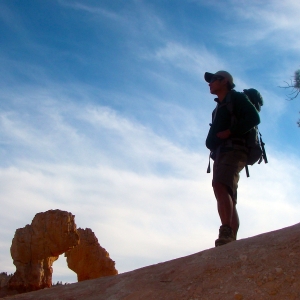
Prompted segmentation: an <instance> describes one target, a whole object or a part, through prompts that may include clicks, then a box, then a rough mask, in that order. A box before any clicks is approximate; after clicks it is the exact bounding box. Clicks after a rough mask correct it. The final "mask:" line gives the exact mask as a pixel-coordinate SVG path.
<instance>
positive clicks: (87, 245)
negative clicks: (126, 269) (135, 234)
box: [65, 228, 118, 281]
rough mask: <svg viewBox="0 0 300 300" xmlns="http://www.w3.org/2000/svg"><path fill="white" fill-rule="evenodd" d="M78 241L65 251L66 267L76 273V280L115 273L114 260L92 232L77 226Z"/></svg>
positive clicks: (116, 272)
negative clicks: (77, 243) (73, 246)
mask: <svg viewBox="0 0 300 300" xmlns="http://www.w3.org/2000/svg"><path fill="white" fill-rule="evenodd" d="M77 231H78V234H79V237H80V243H79V245H78V246H77V247H75V248H73V249H71V250H69V251H67V252H66V253H65V256H66V257H67V263H68V267H69V268H70V269H71V270H73V271H74V272H75V273H76V274H77V278H78V281H83V280H88V279H95V278H99V277H103V276H112V275H117V274H118V271H117V270H116V269H115V262H114V261H113V260H112V259H111V258H110V257H109V254H108V252H107V251H106V250H105V249H104V248H102V247H101V246H100V244H99V242H98V239H97V237H96V236H95V234H94V232H93V231H92V230H91V229H89V228H86V229H81V228H78V230H77Z"/></svg>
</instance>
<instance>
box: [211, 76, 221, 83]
mask: <svg viewBox="0 0 300 300" xmlns="http://www.w3.org/2000/svg"><path fill="white" fill-rule="evenodd" d="M223 79H224V77H223V76H213V77H212V78H211V80H210V81H209V83H213V82H214V81H216V80H223Z"/></svg>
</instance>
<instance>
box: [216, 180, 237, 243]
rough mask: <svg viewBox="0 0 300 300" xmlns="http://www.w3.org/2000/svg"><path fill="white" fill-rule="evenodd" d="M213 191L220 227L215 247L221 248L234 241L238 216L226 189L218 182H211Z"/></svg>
mask: <svg viewBox="0 0 300 300" xmlns="http://www.w3.org/2000/svg"><path fill="white" fill-rule="evenodd" d="M213 189H214V193H215V196H216V199H217V203H218V212H219V216H220V219H221V223H222V226H221V227H220V231H219V238H218V239H217V240H216V242H215V245H216V247H217V246H221V245H224V244H227V243H229V242H232V241H234V240H235V239H236V233H237V229H238V215H237V211H236V207H235V204H234V202H233V200H232V197H231V195H230V194H229V192H228V187H227V186H226V185H225V184H223V183H220V182H216V181H214V182H213Z"/></svg>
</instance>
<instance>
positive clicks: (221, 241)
mask: <svg viewBox="0 0 300 300" xmlns="http://www.w3.org/2000/svg"><path fill="white" fill-rule="evenodd" d="M233 241H235V236H234V233H233V231H232V229H231V228H230V227H229V226H227V225H222V226H221V227H220V229H219V238H218V239H217V240H216V241H215V245H216V247H218V246H222V245H225V244H228V243H230V242H233Z"/></svg>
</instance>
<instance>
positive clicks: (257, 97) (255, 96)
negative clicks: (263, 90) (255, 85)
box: [244, 89, 264, 111]
mask: <svg viewBox="0 0 300 300" xmlns="http://www.w3.org/2000/svg"><path fill="white" fill-rule="evenodd" d="M244 93H245V94H246V96H247V97H248V98H249V100H250V101H251V102H252V103H253V105H254V106H255V108H256V109H257V110H258V111H260V107H261V106H263V105H264V100H263V97H262V96H261V94H260V92H259V91H257V90H256V89H247V90H244Z"/></svg>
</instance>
